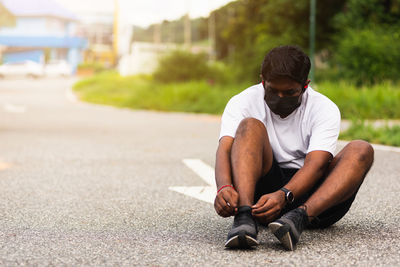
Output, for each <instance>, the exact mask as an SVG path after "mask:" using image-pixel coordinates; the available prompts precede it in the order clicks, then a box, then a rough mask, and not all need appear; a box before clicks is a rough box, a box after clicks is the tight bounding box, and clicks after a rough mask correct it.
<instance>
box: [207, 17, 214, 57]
mask: <svg viewBox="0 0 400 267" xmlns="http://www.w3.org/2000/svg"><path fill="white" fill-rule="evenodd" d="M208 40H209V42H210V51H209V57H210V60H215V43H216V42H215V12H211V13H210V16H209V17H208Z"/></svg>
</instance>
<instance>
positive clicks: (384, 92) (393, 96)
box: [313, 81, 400, 119]
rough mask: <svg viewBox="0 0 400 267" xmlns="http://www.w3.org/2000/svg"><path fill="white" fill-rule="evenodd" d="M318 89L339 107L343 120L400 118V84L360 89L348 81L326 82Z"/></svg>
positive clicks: (382, 84)
mask: <svg viewBox="0 0 400 267" xmlns="http://www.w3.org/2000/svg"><path fill="white" fill-rule="evenodd" d="M313 87H314V86H313ZM317 88H318V91H319V92H320V93H322V94H324V95H326V96H327V97H328V98H329V99H331V100H332V101H333V102H334V103H335V104H336V105H337V106H338V107H339V109H340V112H341V114H342V118H345V119H352V118H363V119H385V118H386V119H398V118H400V109H399V108H398V107H399V106H400V90H399V89H400V84H393V83H392V82H382V83H380V84H376V85H374V86H371V87H367V86H362V87H359V86H356V85H355V84H354V83H351V82H348V81H340V82H337V81H336V82H332V81H324V82H320V83H319V84H318V86H317Z"/></svg>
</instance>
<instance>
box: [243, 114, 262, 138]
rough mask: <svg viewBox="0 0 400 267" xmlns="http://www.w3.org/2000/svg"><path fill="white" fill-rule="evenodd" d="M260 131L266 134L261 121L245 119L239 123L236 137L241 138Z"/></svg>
mask: <svg viewBox="0 0 400 267" xmlns="http://www.w3.org/2000/svg"><path fill="white" fill-rule="evenodd" d="M260 131H261V132H266V129H265V126H264V124H263V123H262V122H261V121H259V120H257V119H255V118H245V119H243V120H242V121H241V122H240V124H239V127H238V129H237V131H236V136H243V135H245V134H247V133H249V132H251V133H255V132H260Z"/></svg>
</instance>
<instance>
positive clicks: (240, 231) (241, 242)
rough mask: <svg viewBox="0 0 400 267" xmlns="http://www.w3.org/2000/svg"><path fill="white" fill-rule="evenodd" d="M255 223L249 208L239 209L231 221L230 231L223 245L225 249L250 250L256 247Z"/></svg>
mask: <svg viewBox="0 0 400 267" xmlns="http://www.w3.org/2000/svg"><path fill="white" fill-rule="evenodd" d="M257 233H258V229H257V222H256V221H255V220H254V218H253V215H251V207H249V206H242V207H239V209H238V213H237V214H236V215H235V219H234V220H233V225H232V229H231V230H230V231H229V233H228V238H227V241H226V243H225V247H227V248H250V247H253V246H257V245H258V241H257Z"/></svg>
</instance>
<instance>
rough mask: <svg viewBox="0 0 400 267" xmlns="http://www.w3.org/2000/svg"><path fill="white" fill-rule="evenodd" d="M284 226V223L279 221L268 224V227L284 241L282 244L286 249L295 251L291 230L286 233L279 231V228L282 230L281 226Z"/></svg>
mask: <svg viewBox="0 0 400 267" xmlns="http://www.w3.org/2000/svg"><path fill="white" fill-rule="evenodd" d="M283 226H284V225H283V224H281V223H279V222H272V223H270V224H269V225H268V228H269V229H270V230H271V232H272V233H273V234H274V236H276V238H278V240H279V241H280V242H281V243H282V245H283V246H284V247H285V248H286V249H288V250H292V251H293V250H294V246H293V242H292V238H291V236H290V233H289V231H286V233H284V234H282V233H279V230H281V228H282V227H283ZM282 230H283V229H282ZM278 233H279V234H278Z"/></svg>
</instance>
